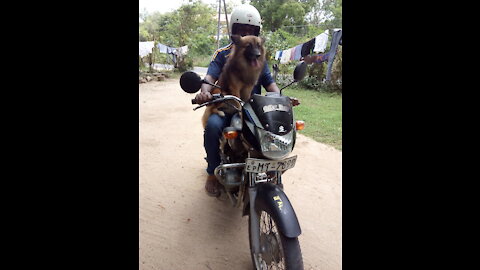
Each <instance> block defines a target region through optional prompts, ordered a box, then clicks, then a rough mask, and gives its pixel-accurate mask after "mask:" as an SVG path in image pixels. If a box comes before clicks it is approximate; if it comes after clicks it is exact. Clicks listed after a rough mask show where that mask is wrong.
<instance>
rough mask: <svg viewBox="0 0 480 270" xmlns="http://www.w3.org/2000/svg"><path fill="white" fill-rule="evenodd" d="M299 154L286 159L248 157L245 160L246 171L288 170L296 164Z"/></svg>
mask: <svg viewBox="0 0 480 270" xmlns="http://www.w3.org/2000/svg"><path fill="white" fill-rule="evenodd" d="M296 161H297V156H292V157H289V158H286V159H284V160H266V159H256V158H247V159H246V161H245V171H247V172H251V173H262V172H269V171H286V170H288V169H291V168H293V167H294V166H295V162H296Z"/></svg>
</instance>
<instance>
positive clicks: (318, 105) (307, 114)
mask: <svg viewBox="0 0 480 270" xmlns="http://www.w3.org/2000/svg"><path fill="white" fill-rule="evenodd" d="M282 94H284V95H287V96H290V97H295V98H297V99H299V100H300V103H301V104H300V105H299V106H295V107H293V112H294V116H295V119H296V120H304V121H305V129H304V130H301V131H299V134H303V135H305V136H308V137H310V138H312V139H314V140H316V141H318V142H321V143H325V144H328V145H331V146H333V147H335V148H336V149H338V150H342V95H341V94H338V93H326V92H319V91H315V90H309V89H304V88H300V87H295V88H294V87H289V88H286V89H285V90H283V91H282Z"/></svg>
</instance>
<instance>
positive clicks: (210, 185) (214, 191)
mask: <svg viewBox="0 0 480 270" xmlns="http://www.w3.org/2000/svg"><path fill="white" fill-rule="evenodd" d="M218 184H219V183H218V180H217V177H215V175H209V176H208V177H207V182H206V183H205V191H206V192H207V194H208V196H211V197H218V196H220V190H219V187H218Z"/></svg>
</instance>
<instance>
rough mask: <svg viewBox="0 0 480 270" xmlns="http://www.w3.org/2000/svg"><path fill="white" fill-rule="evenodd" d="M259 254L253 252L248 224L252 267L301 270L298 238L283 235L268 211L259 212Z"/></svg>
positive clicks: (258, 269) (301, 263)
mask: <svg viewBox="0 0 480 270" xmlns="http://www.w3.org/2000/svg"><path fill="white" fill-rule="evenodd" d="M259 226H260V254H253V251H252V237H251V231H250V230H251V229H250V226H248V234H249V239H250V254H251V256H252V262H253V265H254V268H255V269H257V270H266V269H285V270H303V260H302V252H301V250H300V244H299V242H298V238H297V237H295V238H288V237H286V236H284V235H283V234H282V233H281V232H280V231H279V230H278V227H277V222H276V220H275V218H274V217H272V216H271V215H270V214H269V213H268V212H266V211H261V212H260V214H259Z"/></svg>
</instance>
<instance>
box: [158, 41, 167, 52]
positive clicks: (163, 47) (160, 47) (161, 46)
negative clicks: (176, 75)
mask: <svg viewBox="0 0 480 270" xmlns="http://www.w3.org/2000/svg"><path fill="white" fill-rule="evenodd" d="M157 48H158V51H159V52H160V53H167V49H168V46H167V45H164V44H162V43H158V44H157Z"/></svg>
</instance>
